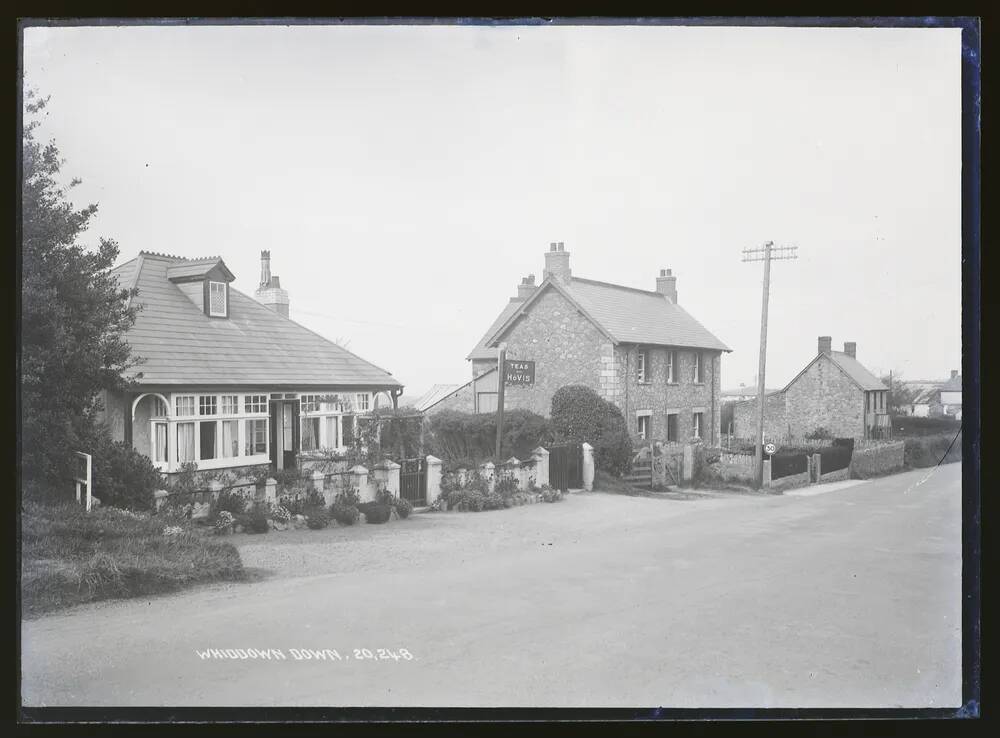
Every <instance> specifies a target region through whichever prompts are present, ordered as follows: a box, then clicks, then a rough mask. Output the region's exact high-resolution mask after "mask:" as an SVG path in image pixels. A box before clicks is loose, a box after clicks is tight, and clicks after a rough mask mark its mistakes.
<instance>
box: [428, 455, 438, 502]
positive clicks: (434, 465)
mask: <svg viewBox="0 0 1000 738" xmlns="http://www.w3.org/2000/svg"><path fill="white" fill-rule="evenodd" d="M440 496H441V459H439V458H437V457H436V456H430V455H428V456H427V504H428V505H433V504H434V502H435V501H436V500H437V498H438V497H440Z"/></svg>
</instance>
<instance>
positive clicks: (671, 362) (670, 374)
mask: <svg viewBox="0 0 1000 738" xmlns="http://www.w3.org/2000/svg"><path fill="white" fill-rule="evenodd" d="M676 381H677V352H676V351H668V352H667V383H668V384H674V383H675V382H676Z"/></svg>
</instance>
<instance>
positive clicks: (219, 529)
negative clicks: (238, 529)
mask: <svg viewBox="0 0 1000 738" xmlns="http://www.w3.org/2000/svg"><path fill="white" fill-rule="evenodd" d="M235 522H236V518H234V517H233V514H232V513H231V512H229V511H228V510H222V511H221V512H220V513H219V514H218V516H216V518H215V532H216V533H231V532H232V530H233V524H234V523H235Z"/></svg>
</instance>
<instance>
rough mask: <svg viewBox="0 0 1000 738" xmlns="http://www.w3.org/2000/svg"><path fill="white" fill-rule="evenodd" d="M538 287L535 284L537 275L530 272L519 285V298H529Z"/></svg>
mask: <svg viewBox="0 0 1000 738" xmlns="http://www.w3.org/2000/svg"><path fill="white" fill-rule="evenodd" d="M536 289H538V286H537V285H536V284H535V275H534V274H529V275H528V276H527V277H525V278H524V279H522V280H521V284H519V285H518V286H517V299H519V300H527V299H528V298H529V297H531V295H532V293H534V291H535V290H536Z"/></svg>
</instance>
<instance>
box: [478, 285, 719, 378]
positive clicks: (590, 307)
mask: <svg viewBox="0 0 1000 738" xmlns="http://www.w3.org/2000/svg"><path fill="white" fill-rule="evenodd" d="M547 286H552V287H554V288H556V289H559V290H561V291H563V292H564V293H565V294H566V295H567V296H568V297H569V298H570V299H571V300H572V301H574V302H576V303H577V304H578V305H579V306H580V307H582V308H583V309H584V311H585V312H586V313H587V314H588V315H589V316H590V318H591V319H592V320H593V321H594V322H595V323H596V324H597V327H598V328H600V329H601V330H602V331H603V332H604V333H606V334H608V335H609V336H610V337H611V338H612V339H613V340H614V341H615V342H616V343H641V344H649V345H658V346H680V347H684V348H703V349H715V350H718V351H730V350H731V349H730V348H729V347H728V346H726V344H724V343H723V342H722V341H720V340H719V339H718V338H716V337H715V336H714V335H712V333H711V332H709V330H708V329H707V328H705V326H703V325H702V324H701V323H699V322H698V321H697V320H695V319H694V317H693V316H692V315H691V314H690V313H689V312H687V311H686V310H685V309H684V308H682V307H681V306H680V305H676V304H674V303H672V302H670V300H668V299H667V298H666V297H665V296H663V295H661V294H660V293H659V292H649V291H647V290H640V289H635V288H633V287H623V286H622V285H617V284H610V283H608V282H598V281H596V280H593V279H581V278H580V277H572V278H571V279H570V282H569V284H568V285H563V284H558V285H557V284H556V283H554V282H552V280H551V279H546V280H545V281H544V282H542V284H541V285H539V287H538V289H537V290H535V292H534V293H533V294H532V296H531V297H529V298H528V300H527V301H526V302H522V301H513V300H512V301H511V302H509V303H508V304H507V305H506V306H505V307H504V309H503V311H502V312H501V313H500V315H499V316H497V319H496V320H495V321H493V325H491V326H490V329H489V330H488V331H487V332H486V335H484V336H483V338H482V339H481V340H480V341H479V343H478V344H476V348H474V349H473V350H472V353H470V354H469V356H468V357H467V358H469V359H492V358H494V357H495V356H496V349H495V348H491V347H490V343H491V342H493V341H495V340H496V339H497V333H498V332H499V331H500V330H501V329H502V328H503V327H504V326H505V324H506V323H507V322H508V321H509V320H510V318H511V317H512V316H513V315H514V313H515V312H516V311H517V310H518V309H519V308H520V307H522V306H523V305H524V304H526V303H530V302H532V301H533V300H534V299H535V298H536V297H537V296H538V295H539V294H540V293H541V292H542V290H544V289H545V288H546V287H547Z"/></svg>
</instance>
